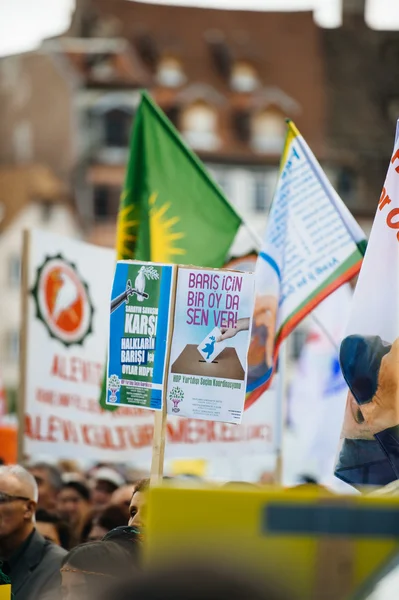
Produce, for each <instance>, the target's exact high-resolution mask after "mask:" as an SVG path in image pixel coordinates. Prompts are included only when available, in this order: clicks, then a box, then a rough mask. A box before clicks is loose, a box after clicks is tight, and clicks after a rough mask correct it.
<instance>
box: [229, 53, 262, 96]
mask: <svg viewBox="0 0 399 600" xmlns="http://www.w3.org/2000/svg"><path fill="white" fill-rule="evenodd" d="M258 85H259V80H258V76H257V73H256V70H255V68H254V67H253V66H252V65H251V64H249V63H247V62H244V61H240V62H237V63H236V64H235V65H234V66H233V70H232V74H231V87H232V88H233V90H235V91H236V92H244V93H245V92H253V91H254V90H256V88H257V87H258Z"/></svg>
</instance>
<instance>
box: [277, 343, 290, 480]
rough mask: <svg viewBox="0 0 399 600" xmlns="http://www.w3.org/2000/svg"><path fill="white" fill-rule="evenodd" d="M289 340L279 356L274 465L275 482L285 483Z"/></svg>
mask: <svg viewBox="0 0 399 600" xmlns="http://www.w3.org/2000/svg"><path fill="white" fill-rule="evenodd" d="M287 358H288V353H287V340H285V341H284V342H283V343H282V345H281V348H280V352H279V358H278V371H277V372H278V382H277V383H278V385H277V398H278V402H277V416H276V423H277V426H278V430H277V440H276V464H275V467H274V483H275V484H276V485H280V486H282V485H283V476H284V423H285V413H286V398H287Z"/></svg>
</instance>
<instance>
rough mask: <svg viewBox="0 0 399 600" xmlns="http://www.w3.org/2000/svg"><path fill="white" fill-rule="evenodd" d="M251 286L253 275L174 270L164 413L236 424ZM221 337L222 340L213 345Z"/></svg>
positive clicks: (240, 411)
mask: <svg viewBox="0 0 399 600" xmlns="http://www.w3.org/2000/svg"><path fill="white" fill-rule="evenodd" d="M254 283H255V282H254V274H253V273H241V272H239V271H227V270H211V269H200V268H196V267H183V266H181V267H179V268H178V273H177V285H176V300H175V318H174V327H173V337H172V344H171V352H170V364H169V376H168V387H167V400H168V412H169V413H170V414H178V415H179V416H181V417H189V418H194V419H205V420H208V421H223V422H226V423H240V422H241V418H242V414H243V411H244V403H245V394H246V384H247V367H248V365H247V354H248V348H249V341H250V333H251V322H252V314H253V304H254ZM222 334H228V335H224V336H223V337H225V338H226V339H224V340H223V341H218V340H220V338H221V336H222ZM200 340H202V342H201V343H200V344H198V342H199V341H200Z"/></svg>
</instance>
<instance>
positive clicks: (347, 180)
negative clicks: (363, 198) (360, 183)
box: [336, 167, 356, 206]
mask: <svg viewBox="0 0 399 600" xmlns="http://www.w3.org/2000/svg"><path fill="white" fill-rule="evenodd" d="M336 186H337V188H336V189H337V192H338V194H339V196H340V197H341V198H342V200H343V201H344V202H345V204H347V205H348V206H353V205H354V204H356V174H355V173H354V172H353V171H352V169H348V168H346V167H342V168H341V169H339V171H338V173H337V178H336Z"/></svg>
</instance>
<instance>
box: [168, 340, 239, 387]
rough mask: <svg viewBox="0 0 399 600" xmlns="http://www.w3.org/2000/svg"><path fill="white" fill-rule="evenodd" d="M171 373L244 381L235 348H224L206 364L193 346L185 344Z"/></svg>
mask: <svg viewBox="0 0 399 600" xmlns="http://www.w3.org/2000/svg"><path fill="white" fill-rule="evenodd" d="M171 372H172V373H181V374H183V373H184V374H186V375H200V376H203V377H221V378H223V379H236V380H238V381H244V379H245V371H244V369H243V367H242V364H241V362H240V359H239V358H238V355H237V351H236V349H235V348H229V347H227V348H224V350H222V352H221V353H220V354H219V355H218V356H217V357H216V358H215V359H214V360H213V361H212V362H210V363H209V362H206V360H205V359H204V358H203V357H202V356H201V354H200V353H199V351H198V348H197V346H196V345H195V344H187V346H186V347H185V348H184V350H183V352H182V353H181V354H180V356H179V357H178V358H177V360H175V362H174V363H173V364H172V368H171Z"/></svg>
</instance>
